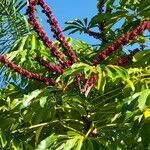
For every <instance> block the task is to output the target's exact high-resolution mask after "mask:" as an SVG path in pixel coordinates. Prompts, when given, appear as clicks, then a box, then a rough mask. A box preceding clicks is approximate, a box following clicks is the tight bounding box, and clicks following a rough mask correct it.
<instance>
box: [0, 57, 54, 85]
mask: <svg viewBox="0 0 150 150" xmlns="http://www.w3.org/2000/svg"><path fill="white" fill-rule="evenodd" d="M0 62H2V63H3V64H5V65H6V66H7V67H9V68H10V69H12V70H13V71H15V72H18V73H20V74H21V75H23V76H25V77H27V78H29V79H34V80H37V81H40V82H43V83H44V84H46V85H53V86H54V85H55V83H56V82H55V81H54V80H52V79H50V78H45V77H43V76H40V75H38V74H36V73H32V72H29V71H28V70H26V69H23V68H21V67H19V66H17V65H16V64H14V63H13V62H11V61H10V60H8V59H7V58H6V57H5V56H2V55H0Z"/></svg>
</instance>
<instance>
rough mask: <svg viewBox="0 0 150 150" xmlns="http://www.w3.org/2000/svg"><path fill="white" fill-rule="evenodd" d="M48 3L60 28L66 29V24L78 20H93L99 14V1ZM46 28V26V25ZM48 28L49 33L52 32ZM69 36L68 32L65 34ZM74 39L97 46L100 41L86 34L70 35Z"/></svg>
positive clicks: (52, 1) (59, 0)
mask: <svg viewBox="0 0 150 150" xmlns="http://www.w3.org/2000/svg"><path fill="white" fill-rule="evenodd" d="M46 3H47V4H48V5H49V6H50V7H51V8H52V10H53V13H54V15H55V17H56V18H57V20H58V22H59V24H60V26H61V28H62V29H64V27H65V26H66V25H65V22H66V21H69V20H73V19H76V18H79V19H83V18H89V19H90V18H92V17H93V16H94V15H96V14H97V7H96V5H97V0H74V1H73V0H51V1H50V0H46ZM44 26H45V25H44ZM45 27H46V31H47V33H48V32H49V31H50V30H49V27H48V26H45ZM65 35H67V32H65ZM69 36H70V37H72V38H76V39H81V40H84V41H85V42H87V43H89V44H96V43H98V41H97V40H96V39H94V38H92V37H89V36H88V35H85V34H81V35H80V34H78V33H76V34H73V35H69Z"/></svg>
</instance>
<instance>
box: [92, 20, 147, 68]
mask: <svg viewBox="0 0 150 150" xmlns="http://www.w3.org/2000/svg"><path fill="white" fill-rule="evenodd" d="M149 28H150V21H145V22H143V23H142V24H141V25H140V26H138V27H137V28H136V29H134V30H132V31H131V32H129V33H127V34H126V35H125V36H123V37H121V38H119V39H118V40H117V41H116V42H114V43H112V44H111V45H110V46H108V47H106V48H105V49H104V50H103V51H102V52H100V53H99V54H98V55H97V57H96V58H95V59H94V61H93V65H97V64H99V63H101V62H102V61H103V60H105V59H106V58H107V57H108V56H109V55H111V54H113V53H114V52H116V51H117V50H118V49H119V48H122V47H123V46H124V45H126V44H127V43H128V42H129V41H130V40H135V39H137V36H138V35H139V34H143V32H144V31H145V30H146V29H149Z"/></svg>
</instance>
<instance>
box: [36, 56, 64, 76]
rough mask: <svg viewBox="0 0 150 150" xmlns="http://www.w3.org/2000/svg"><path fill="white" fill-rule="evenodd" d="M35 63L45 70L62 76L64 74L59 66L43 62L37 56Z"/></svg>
mask: <svg viewBox="0 0 150 150" xmlns="http://www.w3.org/2000/svg"><path fill="white" fill-rule="evenodd" d="M35 61H37V62H39V64H40V65H42V66H44V67H45V68H47V69H49V70H50V71H53V72H56V73H59V74H62V73H63V72H64V70H63V68H62V67H60V66H59V65H54V64H51V63H50V62H48V61H45V60H43V59H42V58H41V57H39V56H37V57H36V58H35Z"/></svg>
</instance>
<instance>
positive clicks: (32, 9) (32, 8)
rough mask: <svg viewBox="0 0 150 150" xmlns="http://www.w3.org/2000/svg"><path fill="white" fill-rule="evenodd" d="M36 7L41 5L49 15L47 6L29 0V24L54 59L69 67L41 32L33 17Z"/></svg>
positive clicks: (40, 2) (43, 32)
mask: <svg viewBox="0 0 150 150" xmlns="http://www.w3.org/2000/svg"><path fill="white" fill-rule="evenodd" d="M36 5H42V6H43V7H44V8H45V9H46V11H47V12H49V13H51V12H50V10H49V9H48V8H47V5H46V6H45V3H44V2H43V1H40V0H32V1H31V0H30V1H29V6H28V10H27V14H28V16H29V23H30V24H31V25H32V26H33V28H34V30H35V31H36V32H37V34H38V35H39V37H40V38H41V39H42V40H43V41H44V42H45V44H46V45H47V47H49V48H50V49H51V51H52V53H53V54H54V55H55V56H56V58H57V59H58V60H59V61H60V63H61V64H62V65H63V66H64V67H66V68H67V67H69V63H68V61H66V60H65V58H64V57H63V55H62V53H61V52H60V51H59V50H58V48H57V47H56V46H55V45H54V44H53V42H52V41H51V40H50V39H49V37H48V36H47V35H46V33H45V31H44V30H43V28H42V26H41V25H40V24H39V22H38V21H37V19H36V16H35V6H36Z"/></svg>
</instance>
